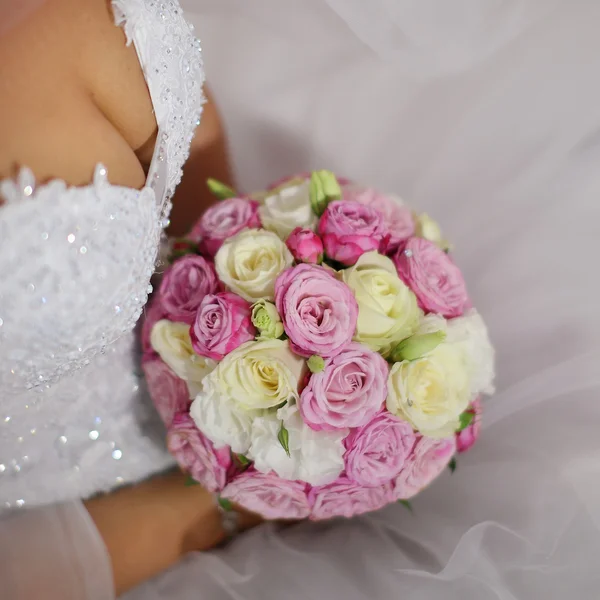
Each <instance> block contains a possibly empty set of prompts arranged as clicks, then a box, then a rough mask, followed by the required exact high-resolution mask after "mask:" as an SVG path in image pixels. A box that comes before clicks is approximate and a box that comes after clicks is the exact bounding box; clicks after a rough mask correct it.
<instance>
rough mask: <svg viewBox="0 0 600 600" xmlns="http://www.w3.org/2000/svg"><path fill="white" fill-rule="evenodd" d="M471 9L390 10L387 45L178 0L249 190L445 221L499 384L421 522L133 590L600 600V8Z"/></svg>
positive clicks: (327, 22)
mask: <svg viewBox="0 0 600 600" xmlns="http://www.w3.org/2000/svg"><path fill="white" fill-rule="evenodd" d="M330 4H331V5H332V6H333V5H335V4H337V5H338V8H339V7H340V6H341V5H342V4H344V5H345V7H346V8H348V7H350V5H351V3H350V2H343V3H342V2H330ZM363 4H365V3H363ZM374 4H375V5H378V4H379V3H378V2H376V3H374ZM384 4H385V3H384ZM476 4H477V6H478V7H479V9H480V10H479V9H478V8H477V6H475V3H469V2H466V1H463V2H456V3H447V2H442V1H441V0H440V1H439V2H434V1H428V2H419V3H417V2H408V1H406V2H404V1H402V0H398V1H397V2H391V1H390V2H389V3H388V8H389V7H390V6H392V5H394V6H395V8H396V9H397V12H395V13H394V14H395V15H396V17H398V18H399V19H400V20H398V21H397V22H396V24H395V25H394V26H398V27H402V28H403V37H402V38H400V39H397V40H395V41H394V44H393V48H392V50H393V51H392V52H391V53H389V52H388V50H389V47H387V46H384V47H377V46H376V44H375V43H374V38H373V36H372V35H371V36H369V35H367V34H365V33H364V31H362V32H358V33H360V37H358V36H357V35H355V34H354V33H353V32H352V31H351V30H350V28H349V27H348V23H351V24H352V25H356V23H355V22H353V19H352V18H351V17H352V15H351V14H349V13H348V12H347V11H346V14H345V15H344V19H342V18H341V17H340V16H339V15H338V14H336V13H335V12H334V11H333V10H331V7H330V6H328V4H327V3H325V2H319V1H317V0H308V1H306V2H302V3H300V2H292V1H291V0H272V1H271V0H254V1H253V2H252V3H247V2H241V1H239V0H185V1H184V7H185V8H187V9H188V10H189V11H190V15H191V16H192V18H193V20H194V21H195V22H196V25H197V28H198V30H199V32H200V35H201V37H202V39H203V43H204V48H205V55H206V64H207V70H208V80H209V81H210V82H211V85H212V87H213V90H214V91H215V94H216V96H217V99H218V101H219V102H220V104H221V108H222V111H223V114H224V116H225V120H226V123H227V125H228V130H229V134H230V138H231V149H232V154H233V159H234V163H235V166H236V168H237V173H238V177H239V183H240V184H241V186H242V187H243V188H244V189H251V188H255V187H259V186H261V185H264V184H265V183H267V182H268V181H270V180H273V179H276V178H278V177H279V176H281V175H283V174H285V173H289V172H294V171H298V170H302V169H305V168H310V167H329V168H332V169H334V170H336V171H337V172H339V173H343V174H348V175H350V176H352V177H354V178H356V179H359V180H361V181H363V182H366V183H371V184H376V185H378V186H380V187H381V188H383V189H387V190H393V191H395V192H399V193H400V194H402V195H403V196H404V198H405V199H406V200H407V201H409V202H410V203H411V204H413V205H414V206H416V207H418V208H419V209H421V210H426V211H428V212H429V213H430V214H432V215H434V216H435V217H436V218H437V219H438V220H439V221H441V223H442V224H443V226H444V230H445V233H446V234H447V236H448V237H449V238H450V239H451V240H453V241H454V243H455V247H456V248H455V256H456V258H457V261H458V262H459V264H460V265H461V267H462V268H463V269H464V272H465V275H466V277H467V281H468V282H469V284H470V289H471V292H472V296H473V299H474V301H475V304H476V305H477V306H478V307H479V309H480V310H481V312H482V313H483V314H484V316H485V318H486V320H487V322H488V324H489V326H490V329H491V335H492V336H493V339H494V342H495V344H496V346H497V350H498V373H499V376H498V393H497V394H496V396H495V397H494V398H493V399H492V400H491V401H490V402H488V403H487V405H486V407H485V414H484V417H485V418H484V425H485V429H484V432H483V435H482V438H481V440H480V442H479V444H478V446H476V448H475V449H474V450H473V451H472V452H471V453H469V454H467V455H465V456H462V457H459V461H458V470H457V471H456V473H455V474H454V475H450V474H447V475H446V476H444V477H442V479H441V480H440V481H439V482H436V484H435V485H433V486H432V487H431V488H430V489H429V490H427V491H426V492H425V493H423V494H422V495H421V496H419V497H418V498H417V499H415V501H414V514H410V513H408V512H407V511H406V510H405V509H404V508H402V507H400V506H394V507H390V508H389V509H387V510H384V511H383V512H381V513H380V514H377V515H374V516H370V517H366V518H363V519H358V520H356V521H352V522H348V523H342V524H338V525H333V524H324V525H318V526H316V525H310V524H302V525H299V526H296V527H293V528H290V529H287V530H285V531H283V532H279V533H277V534H276V533H275V529H274V528H271V529H269V528H267V529H260V530H257V531H255V532H252V533H250V534H249V535H247V536H244V537H243V538H241V539H239V540H238V541H237V542H236V543H235V544H234V545H233V546H232V547H231V548H230V549H227V550H223V551H219V552H216V553H213V554H208V555H204V556H192V557H190V558H189V559H188V560H187V561H186V562H185V563H184V564H182V565H179V566H178V567H177V568H175V569H173V570H172V571H171V572H170V573H169V574H167V575H165V576H163V577H161V578H159V579H158V580H157V581H155V582H152V583H151V584H149V585H148V586H145V587H144V588H143V589H141V590H139V591H138V592H137V594H132V596H131V597H135V598H144V599H147V598H151V599H154V598H170V599H172V598H186V597H189V593H190V590H191V589H196V590H202V593H201V596H202V597H206V598H211V600H212V599H214V600H221V599H225V598H228V599H229V598H232V599H233V598H235V599H236V600H238V599H244V600H255V599H257V600H258V599H261V598H265V597H285V598H301V597H308V598H324V597H331V598H345V599H346V600H353V599H355V598H356V599H358V598H366V597H369V598H378V599H388V598H389V599H392V598H399V597H402V598H410V599H411V600H413V599H419V600H420V599H423V600H425V599H427V600H432V599H438V598H439V599H440V600H441V599H444V600H453V599H455V598H456V599H457V600H458V599H460V600H464V599H465V598H474V599H477V600H487V599H490V600H491V599H494V600H498V599H501V600H513V599H517V598H518V599H523V598H527V599H529V598H545V599H546V600H563V599H564V598H567V597H573V598H578V599H582V600H587V599H592V598H596V597H597V589H598V586H599V585H600V574H599V573H598V569H597V557H598V556H599V555H600V442H599V441H598V437H597V428H598V423H599V417H600V403H599V393H600V369H598V368H597V365H598V362H599V359H600V353H599V348H598V339H599V335H600V319H599V317H598V308H597V307H598V300H597V299H598V292H599V283H598V266H597V264H598V258H599V257H600V251H599V250H600V247H599V242H598V233H599V222H600V220H599V219H600V203H599V202H598V198H599V197H600V168H599V165H600V79H599V78H598V69H599V67H600V59H599V58H598V57H599V56H600V38H599V37H598V35H597V23H598V22H599V20H600V5H597V3H592V2H588V1H587V0H570V1H568V2H567V1H566V0H565V1H552V2H543V3H542V2H536V1H533V0H532V1H530V2H525V1H522V2H520V1H517V0H515V1H513V2H483V3H476ZM449 6H453V7H454V11H455V12H452V13H450V14H448V13H447V12H446V11H448V10H450V9H449V8H448V7H449ZM419 7H420V8H419ZM423 7H428V9H429V10H426V9H425V8H423ZM442 9H443V11H444V12H439V11H442ZM440 14H444V15H446V16H445V17H444V19H441V18H439V15H440ZM363 24H364V23H363ZM466 24H467V25H468V26H469V27H470V28H471V29H470V30H471V31H472V32H474V33H473V34H472V35H471V36H468V35H466V34H465V31H466V30H465V27H466ZM477 26H480V27H483V26H485V28H484V31H485V34H484V33H481V34H478V33H477V32H478V29H477ZM382 39H383V41H385V39H384V36H382ZM375 50H378V51H380V54H379V55H378V54H377V52H375ZM457 56H458V57H459V58H460V60H459V59H457V58H456V57H457ZM452 57H454V58H453V59H452V60H451V58H452ZM446 58H447V59H448V60H447V61H444V60H441V59H446ZM186 593H187V595H186Z"/></svg>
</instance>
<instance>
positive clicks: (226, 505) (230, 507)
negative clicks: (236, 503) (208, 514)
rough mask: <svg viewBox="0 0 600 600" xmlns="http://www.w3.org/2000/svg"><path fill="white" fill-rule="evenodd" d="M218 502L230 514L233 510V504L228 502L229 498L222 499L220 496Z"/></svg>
mask: <svg viewBox="0 0 600 600" xmlns="http://www.w3.org/2000/svg"><path fill="white" fill-rule="evenodd" d="M218 502H219V506H220V507H221V508H222V509H223V510H225V511H227V512H230V511H232V510H233V504H232V503H231V502H230V501H229V500H227V498H222V497H221V496H219V500H218Z"/></svg>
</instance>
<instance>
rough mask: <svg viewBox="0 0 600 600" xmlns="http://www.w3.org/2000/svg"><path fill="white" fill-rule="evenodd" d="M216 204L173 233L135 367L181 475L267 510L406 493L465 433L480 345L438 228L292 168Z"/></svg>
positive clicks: (374, 194) (486, 384)
mask: <svg viewBox="0 0 600 600" xmlns="http://www.w3.org/2000/svg"><path fill="white" fill-rule="evenodd" d="M209 186H210V187H211V189H212V190H213V192H214V193H215V194H216V195H217V196H218V197H219V199H220V202H219V203H217V204H216V205H214V206H213V207H211V208H210V209H208V210H207V211H206V213H205V214H204V215H203V216H202V218H201V219H200V221H199V222H198V223H196V224H195V225H194V227H193V228H192V230H191V232H190V234H189V236H188V237H187V238H186V239H184V240H179V241H178V242H176V243H175V244H174V246H173V256H172V262H171V265H170V266H169V268H168V269H167V271H166V272H165V273H164V276H163V278H162V282H161V284H160V288H159V290H158V293H157V295H156V297H155V299H154V300H153V302H152V303H151V305H150V307H149V309H148V311H147V315H146V320H145V323H144V326H143V332H142V335H143V340H142V342H143V346H144V358H143V366H144V371H145V374H146V378H147V383H148V387H149V391H150V394H151V396H152V398H153V401H154V403H155V404H156V408H157V409H158V411H159V413H160V415H161V417H162V419H163V420H164V422H165V424H166V425H167V427H168V438H167V439H168V447H169V450H170V451H171V452H172V453H173V455H174V456H175V457H176V459H177V461H178V462H179V464H180V466H181V467H182V468H183V469H184V470H185V471H186V472H187V473H188V474H189V475H190V477H191V478H192V479H193V480H195V481H197V482H199V483H201V484H202V485H203V486H204V487H206V488H207V489H209V490H211V491H213V492H216V493H218V494H219V497H220V499H221V502H222V503H223V505H224V506H227V505H229V504H230V503H236V504H239V505H241V506H243V507H245V508H246V509H248V510H250V511H253V512H256V513H259V514H261V515H263V516H264V517H265V518H267V519H302V518H306V517H308V518H311V519H315V520H316V519H327V518H331V517H335V516H344V517H350V516H352V515H356V514H360V513H364V512H368V511H374V510H377V509H379V508H381V507H383V506H385V505H386V504H388V503H391V502H395V501H400V502H403V503H407V502H408V500H409V499H410V498H412V497H413V496H414V495H415V494H417V493H418V492H419V491H420V490H422V489H423V488H424V487H426V486H427V485H429V484H430V483H431V482H432V481H433V480H434V479H435V478H436V477H437V476H438V475H440V473H442V471H443V470H444V469H445V468H446V467H450V468H451V469H453V468H454V466H455V462H454V461H455V459H454V456H455V454H456V452H461V451H464V450H467V449H468V448H470V447H471V446H472V444H473V443H474V442H475V440H476V438H477V436H478V432H479V427H480V416H481V400H480V396H481V395H482V394H489V393H491V392H492V391H493V386H492V382H493V378H494V353H493V348H492V346H491V344H490V342H489V339H488V335H487V330H486V327H485V324H484V322H483V320H482V318H481V317H480V315H479V314H478V313H477V312H476V311H475V310H474V309H473V307H472V305H471V302H470V300H469V296H468V294H467V289H466V286H465V282H464V280H463V277H462V275H461V272H460V270H459V269H458V267H457V266H456V265H455V264H454V262H453V261H452V258H451V257H450V254H449V250H450V249H449V246H448V244H447V243H446V242H445V241H444V240H443V239H442V236H441V234H440V229H439V227H438V225H437V223H435V221H433V220H432V219H430V218H429V217H428V216H427V215H425V214H423V215H420V216H419V215H416V214H415V213H413V212H412V211H411V210H410V209H409V208H408V207H407V206H406V205H404V204H403V203H402V201H401V200H400V199H399V198H397V197H394V196H392V195H387V194H382V193H380V192H378V191H376V190H374V189H370V188H364V187H361V186H358V185H356V184H354V183H352V182H350V181H347V180H339V181H338V180H337V179H336V177H335V176H334V175H333V174H332V173H331V172H328V171H318V172H314V173H312V174H303V175H300V176H296V177H293V178H290V179H288V180H284V181H281V182H278V183H277V184H275V185H273V186H271V187H270V188H269V189H268V190H266V191H263V192H260V193H257V194H253V195H249V196H238V195H237V194H236V193H235V192H234V191H233V190H231V189H229V188H227V187H226V186H223V185H222V184H219V183H218V182H215V181H210V182H209Z"/></svg>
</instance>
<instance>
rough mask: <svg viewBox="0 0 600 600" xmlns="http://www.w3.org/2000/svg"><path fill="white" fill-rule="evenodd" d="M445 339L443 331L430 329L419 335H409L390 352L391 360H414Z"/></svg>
mask: <svg viewBox="0 0 600 600" xmlns="http://www.w3.org/2000/svg"><path fill="white" fill-rule="evenodd" d="M445 339H446V333H445V332H444V331H432V332H431V333H423V334H421V335H411V336H410V337H409V338H406V339H405V340H402V341H401V342H400V343H399V344H398V345H397V346H396V347H395V348H394V349H393V350H392V352H391V353H390V358H389V360H390V361H391V362H402V361H404V360H416V359H417V358H421V356H423V355H424V354H427V353H428V352H431V351H432V350H433V349H434V348H437V347H438V346H439V345H440V344H441V343H442V342H443V341H444V340H445Z"/></svg>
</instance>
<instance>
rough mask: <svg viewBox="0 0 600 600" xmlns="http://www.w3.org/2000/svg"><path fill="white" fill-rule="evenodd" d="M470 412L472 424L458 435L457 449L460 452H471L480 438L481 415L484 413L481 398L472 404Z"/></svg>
mask: <svg viewBox="0 0 600 600" xmlns="http://www.w3.org/2000/svg"><path fill="white" fill-rule="evenodd" d="M468 412H470V413H472V414H473V420H472V421H471V424H470V425H469V426H468V427H466V428H465V429H463V430H462V431H459V432H458V433H457V434H456V449H457V450H458V451H459V452H466V451H467V450H469V449H470V448H471V447H472V446H473V444H474V443H475V442H476V441H477V438H478V437H479V431H480V430H481V413H482V412H483V405H482V403H481V398H477V399H475V400H474V401H473V402H472V403H471V407H470V408H469V411H468Z"/></svg>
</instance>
